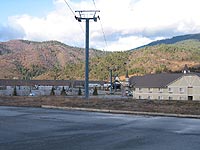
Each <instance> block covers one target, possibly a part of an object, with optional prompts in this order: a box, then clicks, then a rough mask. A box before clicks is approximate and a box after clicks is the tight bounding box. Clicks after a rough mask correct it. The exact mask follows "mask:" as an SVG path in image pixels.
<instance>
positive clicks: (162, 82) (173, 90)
mask: <svg viewBox="0 0 200 150" xmlns="http://www.w3.org/2000/svg"><path fill="white" fill-rule="evenodd" d="M130 84H131V85H132V86H133V87H134V90H133V98H134V99H151V100H200V73H191V72H190V71H189V69H188V67H187V66H185V68H184V70H183V73H161V74H148V75H144V76H134V77H131V78H130Z"/></svg>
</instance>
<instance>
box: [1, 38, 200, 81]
mask: <svg viewBox="0 0 200 150" xmlns="http://www.w3.org/2000/svg"><path fill="white" fill-rule="evenodd" d="M198 35H199V34H195V35H194V36H196V37H198ZM194 36H192V35H190V36H185V37H187V38H189V37H192V39H187V40H185V38H182V37H184V36H181V37H178V38H175V37H174V39H182V40H179V41H178V42H176V43H173V44H157V45H154V46H144V47H143V48H140V49H137V50H131V51H125V52H104V51H100V50H95V49H90V60H89V62H90V66H89V70H90V73H89V76H90V79H91V80H109V78H110V77H109V76H110V75H109V69H113V75H118V76H120V77H121V78H122V79H124V77H123V76H124V75H125V74H126V71H127V70H128V72H129V75H130V76H133V75H144V74H149V73H162V72H180V71H181V70H182V69H183V67H184V66H185V64H187V65H188V67H189V68H190V69H191V70H192V71H200V40H199V38H197V39H193V38H194ZM174 39H173V40H174ZM168 40H169V39H168ZM174 41H175V40H174ZM84 52H85V51H84V49H83V48H78V47H72V46H68V45H66V44H64V43H61V42H59V41H44V42H36V41H27V40H11V41H8V42H0V68H1V72H0V78H1V79H40V80H43V79H54V80H57V79H59V80H64V79H84V68H85V64H84V59H85V58H84Z"/></svg>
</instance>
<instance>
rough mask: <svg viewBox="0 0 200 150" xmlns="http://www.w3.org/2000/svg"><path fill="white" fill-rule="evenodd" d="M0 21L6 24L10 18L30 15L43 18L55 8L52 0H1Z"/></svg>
mask: <svg viewBox="0 0 200 150" xmlns="http://www.w3.org/2000/svg"><path fill="white" fill-rule="evenodd" d="M0 2H1V5H0V10H1V12H3V13H0V21H1V22H6V21H7V19H8V17H9V16H14V15H23V14H29V15H31V16H37V17H42V16H44V15H46V14H48V12H50V11H52V10H53V9H54V8H55V7H54V4H53V1H52V0H0Z"/></svg>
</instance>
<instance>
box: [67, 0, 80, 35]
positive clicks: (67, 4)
mask: <svg viewBox="0 0 200 150" xmlns="http://www.w3.org/2000/svg"><path fill="white" fill-rule="evenodd" d="M64 1H65V3H66V4H67V6H68V8H69V9H70V11H71V12H72V14H73V16H74V17H75V16H76V14H75V12H74V11H73V10H72V8H71V7H70V5H69V3H67V1H66V0H64ZM79 25H80V27H81V30H82V32H83V34H84V29H83V27H82V25H81V24H80V23H79Z"/></svg>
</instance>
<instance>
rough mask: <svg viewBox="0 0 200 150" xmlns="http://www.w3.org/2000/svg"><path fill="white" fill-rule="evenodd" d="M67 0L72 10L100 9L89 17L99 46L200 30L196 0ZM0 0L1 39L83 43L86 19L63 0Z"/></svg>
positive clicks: (117, 47) (124, 46)
mask: <svg viewBox="0 0 200 150" xmlns="http://www.w3.org/2000/svg"><path fill="white" fill-rule="evenodd" d="M66 1H67V3H68V4H69V5H70V7H71V8H72V9H73V11H75V10H82V9H83V10H84V9H86V10H88V9H89V10H91V9H96V8H97V9H99V10H100V11H101V12H100V13H99V14H98V15H99V16H100V18H101V22H100V21H98V22H91V23H90V47H93V48H97V49H101V50H109V51H123V50H128V49H132V48H135V47H138V46H141V45H144V44H148V43H149V42H152V41H154V40H159V39H164V38H170V37H172V36H176V35H183V34H191V33H200V19H199V18H200V9H199V6H200V1H199V0H123V1H122V0H66ZM0 2H1V5H0V10H1V13H0V41H8V40H12V39H26V40H34V41H46V40H58V41H60V42H63V43H65V44H68V45H71V46H78V47H84V40H85V35H84V31H82V29H83V30H84V29H85V24H84V22H82V23H78V22H77V21H76V20H75V19H74V16H73V13H72V12H71V10H70V9H69V8H68V7H67V5H66V3H65V1H64V0H0ZM94 2H95V5H96V6H94ZM101 26H103V31H104V33H105V37H106V42H105V40H104V37H103V33H102V29H101Z"/></svg>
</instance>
